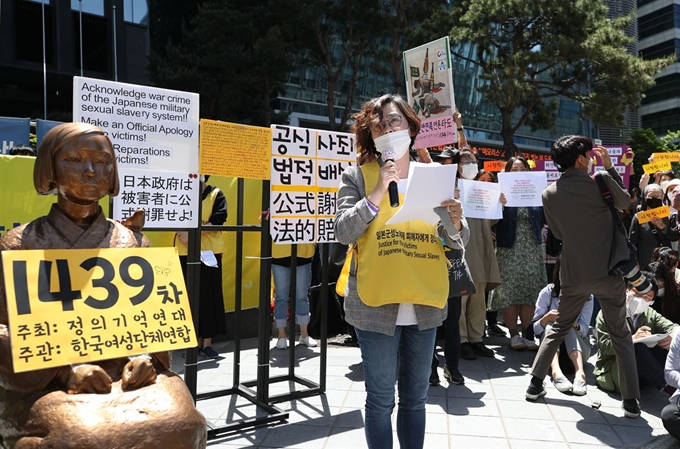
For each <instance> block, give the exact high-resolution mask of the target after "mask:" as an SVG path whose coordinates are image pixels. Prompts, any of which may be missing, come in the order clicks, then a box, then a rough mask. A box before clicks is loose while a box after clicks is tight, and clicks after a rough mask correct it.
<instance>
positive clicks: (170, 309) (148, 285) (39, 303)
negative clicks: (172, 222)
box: [2, 248, 197, 373]
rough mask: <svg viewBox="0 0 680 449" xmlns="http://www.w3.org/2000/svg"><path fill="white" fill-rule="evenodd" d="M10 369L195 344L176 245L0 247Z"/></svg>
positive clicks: (135, 353)
mask: <svg viewBox="0 0 680 449" xmlns="http://www.w3.org/2000/svg"><path fill="white" fill-rule="evenodd" d="M2 264H3V272H4V277H5V287H6V293H7V309H8V312H9V327H10V338H11V343H12V360H13V362H14V372H17V373H18V372H23V371H30V370H35V369H41V368H50V367H56V366H63V365H68V364H74V363H84V362H91V361H96V360H105V359H111V358H117V357H125V356H131V355H137V354H144V353H152V352H160V351H167V350H171V349H182V348H189V347H193V346H196V344H197V343H196V334H195V332H194V325H193V320H192V318H191V310H190V305H189V299H188V296H187V289H186V286H185V284H184V277H183V275H182V269H181V266H180V263H179V257H178V256H177V252H176V250H175V249H174V248H130V249H114V248H112V249H70V250H19V251H4V252H3V253H2Z"/></svg>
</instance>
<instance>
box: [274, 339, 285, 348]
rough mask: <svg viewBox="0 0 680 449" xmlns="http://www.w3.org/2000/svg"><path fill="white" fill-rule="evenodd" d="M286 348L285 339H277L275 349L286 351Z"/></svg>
mask: <svg viewBox="0 0 680 449" xmlns="http://www.w3.org/2000/svg"><path fill="white" fill-rule="evenodd" d="M287 347H288V339H287V338H279V339H278V340H277V341H276V349H286V348H287Z"/></svg>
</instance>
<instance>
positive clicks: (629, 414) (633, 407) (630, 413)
mask: <svg viewBox="0 0 680 449" xmlns="http://www.w3.org/2000/svg"><path fill="white" fill-rule="evenodd" d="M621 408H622V409H623V416H625V417H626V418H631V419H634V418H637V417H638V416H640V405H639V404H638V401H637V399H624V400H623V401H622V402H621Z"/></svg>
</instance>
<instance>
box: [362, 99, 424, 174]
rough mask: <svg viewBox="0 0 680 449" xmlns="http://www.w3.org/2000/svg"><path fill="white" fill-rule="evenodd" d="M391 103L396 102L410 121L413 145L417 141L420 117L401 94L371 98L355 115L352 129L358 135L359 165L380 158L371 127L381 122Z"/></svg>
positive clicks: (409, 126) (409, 130) (409, 127)
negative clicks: (386, 108)
mask: <svg viewBox="0 0 680 449" xmlns="http://www.w3.org/2000/svg"><path fill="white" fill-rule="evenodd" d="M390 103H394V104H396V105H397V107H398V108H399V111H400V112H401V113H402V114H403V116H404V118H405V119H406V121H408V133H409V135H410V136H411V146H412V145H413V142H415V139H416V136H417V135H418V132H419V131H420V119H419V118H418V115H417V114H416V112H415V111H414V110H413V108H412V107H411V106H409V104H408V103H407V101H406V100H405V99H404V98H403V97H402V96H401V95H396V94H385V95H383V96H382V97H378V98H374V99H372V100H369V101H367V102H366V103H364V105H363V106H362V107H361V111H359V112H357V113H356V114H355V115H354V124H353V125H352V128H351V131H352V132H353V133H354V134H355V135H356V145H357V149H358V150H359V165H362V164H364V163H366V162H372V161H374V160H376V159H378V152H377V151H376V149H375V142H373V136H372V134H371V128H372V127H374V126H375V125H377V124H378V123H380V121H381V120H382V111H383V108H384V107H385V106H387V105H388V104H390Z"/></svg>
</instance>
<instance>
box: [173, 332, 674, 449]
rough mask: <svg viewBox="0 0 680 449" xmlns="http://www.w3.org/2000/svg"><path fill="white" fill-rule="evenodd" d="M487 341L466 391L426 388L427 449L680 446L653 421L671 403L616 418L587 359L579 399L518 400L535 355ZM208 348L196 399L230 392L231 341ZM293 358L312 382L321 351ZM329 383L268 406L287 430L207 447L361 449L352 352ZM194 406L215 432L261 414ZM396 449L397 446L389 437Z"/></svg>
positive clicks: (273, 370) (332, 359)
mask: <svg viewBox="0 0 680 449" xmlns="http://www.w3.org/2000/svg"><path fill="white" fill-rule="evenodd" d="M275 343H276V341H275V340H272V342H271V344H270V348H274V345H275ZM485 343H486V344H487V345H488V346H489V347H491V348H492V349H494V350H496V357H495V358H493V359H491V358H484V357H478V358H477V360H472V361H468V360H461V362H460V371H461V372H462V373H463V375H464V376H465V385H463V386H458V385H448V383H447V382H446V380H444V376H443V370H442V369H441V368H440V370H439V377H440V379H441V381H442V384H441V386H438V387H430V394H429V399H428V404H427V425H426V435H425V448H437V449H443V448H452V449H453V448H456V449H457V448H512V449H518V448H541V449H562V448H564V449H566V448H572V449H586V448H596V447H633V448H638V447H640V448H642V447H644V448H653V449H660V448H670V447H680V446H678V445H676V443H675V441H674V439H673V438H672V437H670V436H669V435H668V434H667V432H666V431H665V429H664V428H663V425H662V423H661V419H660V418H659V416H660V413H661V409H662V408H663V407H664V406H665V405H666V404H668V398H667V397H666V396H664V395H663V394H662V393H659V392H657V391H654V390H652V389H649V388H646V389H643V391H642V400H641V401H640V405H641V409H642V415H641V416H640V417H639V418H638V419H628V418H625V417H623V412H622V410H621V408H620V404H621V400H620V397H619V396H618V395H614V394H607V393H604V392H602V391H600V390H598V389H597V388H596V387H595V380H594V378H593V376H592V369H593V364H594V361H595V358H594V356H593V357H592V358H591V359H590V360H589V367H588V378H587V382H588V394H587V395H586V396H581V397H578V396H572V395H566V394H562V393H560V392H558V391H557V390H556V389H555V388H554V387H553V385H552V384H551V383H550V382H549V379H546V380H547V382H546V389H547V391H548V394H547V395H546V396H545V397H543V398H540V399H539V400H538V401H537V402H534V403H531V402H527V401H526V400H525V399H524V391H525V389H526V387H527V385H528V382H529V375H528V374H527V373H528V371H529V368H530V366H531V362H532V361H533V357H534V354H535V353H533V352H529V351H513V350H511V349H510V348H509V347H508V346H507V345H508V339H507V338H503V337H491V338H489V339H485ZM241 346H242V348H241V382H246V381H249V380H254V379H255V377H256V369H257V341H256V340H255V339H252V340H245V341H242V343H241ZM213 347H214V348H215V349H216V350H217V351H218V352H219V353H220V354H221V355H222V356H224V358H222V359H220V360H216V361H214V360H208V359H206V358H204V357H202V356H199V364H198V367H199V368H198V392H199V393H202V392H208V391H215V390H222V389H227V388H230V387H231V386H232V384H233V352H232V351H233V343H217V344H214V345H213ZM440 354H441V349H440ZM295 356H296V360H297V362H296V365H295V373H296V374H297V375H299V376H301V377H303V378H306V379H309V380H311V381H313V382H319V360H320V349H319V348H318V347H317V348H307V347H305V346H299V345H298V346H297V347H296V348H295ZM269 359H270V376H277V375H283V374H287V373H288V350H285V351H282V350H277V349H272V350H271V351H270V358H269ZM183 365H184V358H183V356H182V352H181V351H176V352H175V353H174V354H173V366H174V369H175V371H177V372H178V373H180V374H183V372H184V371H183V370H184V366H183ZM326 382H327V389H326V393H325V394H323V395H320V396H313V397H309V398H304V399H298V400H294V401H289V402H282V403H279V404H275V405H276V406H277V407H279V408H280V409H282V410H284V411H287V412H288V413H289V415H290V417H289V419H288V421H287V422H284V423H279V424H276V425H272V426H269V427H260V428H255V429H248V430H242V431H240V432H236V433H234V434H230V435H225V436H221V437H219V438H218V439H215V440H211V441H209V442H208V446H209V447H211V448H212V447H215V448H225V449H226V448H237V447H238V448H289V449H293V448H296V449H303V448H314V449H346V448H352V449H357V448H364V447H366V442H365V439H364V429H363V406H364V401H365V392H364V376H363V370H362V366H361V355H360V352H359V348H357V347H351V346H341V345H333V344H331V345H329V346H328V367H327V381H326ZM289 388H294V389H295V388H297V389H304V388H306V387H304V386H302V385H300V384H295V383H293V384H292V385H291V386H289V384H288V383H286V382H278V383H274V384H271V385H270V394H272V395H273V394H280V393H284V392H288V391H290V389H289ZM598 401H599V402H600V403H601V406H600V407H599V409H596V408H593V403H597V402H598ZM197 406H198V409H199V410H200V411H201V412H202V413H203V415H204V416H205V417H206V419H207V420H208V422H210V423H211V424H212V425H214V426H224V425H225V424H227V423H231V422H234V421H237V420H241V419H244V418H253V417H256V416H262V415H263V414H266V413H265V412H264V411H262V409H258V408H257V407H256V406H255V405H253V404H252V403H251V402H250V401H248V400H246V399H244V398H241V397H239V396H236V395H233V396H224V397H220V398H213V399H207V400H201V401H198V403H197ZM395 416H396V412H395ZM395 430H396V427H395ZM394 441H395V443H394V446H395V447H398V442H397V438H396V432H395V437H394Z"/></svg>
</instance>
